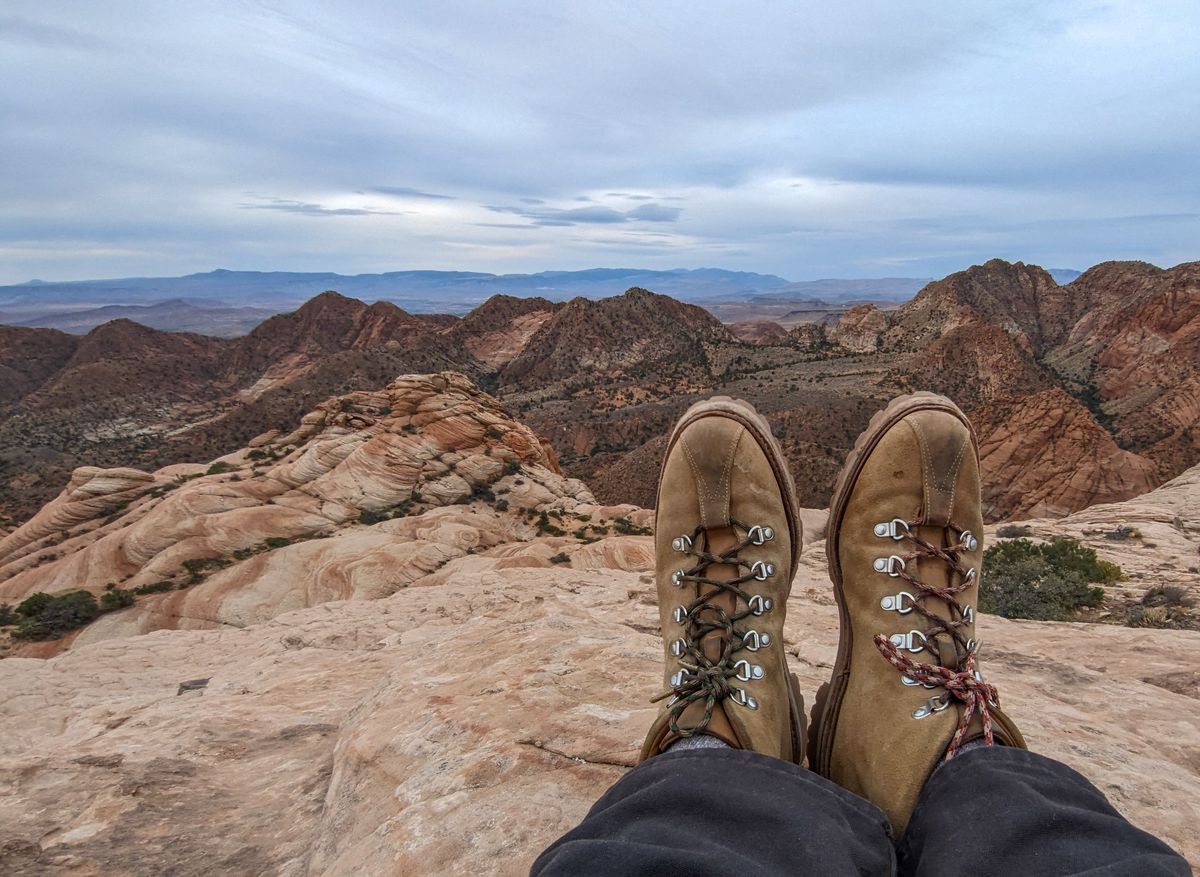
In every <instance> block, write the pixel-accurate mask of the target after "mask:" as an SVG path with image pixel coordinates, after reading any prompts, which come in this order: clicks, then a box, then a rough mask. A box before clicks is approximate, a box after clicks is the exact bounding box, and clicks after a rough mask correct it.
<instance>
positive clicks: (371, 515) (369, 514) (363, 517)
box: [358, 509, 388, 526]
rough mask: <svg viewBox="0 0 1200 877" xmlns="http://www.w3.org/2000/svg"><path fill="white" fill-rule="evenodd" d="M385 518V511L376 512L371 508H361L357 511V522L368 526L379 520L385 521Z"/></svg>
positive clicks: (386, 515)
mask: <svg viewBox="0 0 1200 877" xmlns="http://www.w3.org/2000/svg"><path fill="white" fill-rule="evenodd" d="M387 519H388V513H387V512H377V511H374V510H372V509H363V510H362V511H361V512H359V513H358V522H359V523H360V524H366V525H368V526H370V525H371V524H378V523H379V522H380V521H386V520H387Z"/></svg>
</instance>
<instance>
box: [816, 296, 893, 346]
mask: <svg viewBox="0 0 1200 877" xmlns="http://www.w3.org/2000/svg"><path fill="white" fill-rule="evenodd" d="M887 327H888V318H887V314H885V313H884V312H883V311H881V310H879V308H877V307H875V305H871V304H866V305H858V306H857V307H853V308H850V310H848V311H846V313H844V314H842V316H841V318H840V319H839V320H838V321H837V323H835V324H834V326H833V328H832V329H830V330H829V338H830V340H832V341H833V342H834V343H835V344H837V345H838V346H839V347H844V348H845V349H846V350H851V351H854V352H855V353H871V352H873V351H875V350H878V349H879V343H880V339H881V338H882V337H883V333H884V332H885V331H887Z"/></svg>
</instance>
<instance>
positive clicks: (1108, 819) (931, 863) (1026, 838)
mask: <svg viewBox="0 0 1200 877" xmlns="http://www.w3.org/2000/svg"><path fill="white" fill-rule="evenodd" d="M898 852H899V865H900V873H901V874H902V875H913V877H943V875H944V877H962V875H968V874H969V875H992V874H995V875H1018V874H1019V875H1025V874H1028V875H1051V874H1053V875H1082V874H1086V875H1088V877H1102V875H1103V877H1116V875H1127V874H1128V875H1138V877H1153V875H1159V874H1162V875H1182V877H1188V875H1190V874H1191V868H1190V867H1188V864H1187V862H1186V861H1185V860H1184V859H1183V858H1182V857H1181V856H1179V854H1178V853H1176V852H1175V851H1174V850H1172V849H1171V848H1170V847H1168V846H1167V845H1166V844H1165V843H1163V842H1162V841H1160V840H1158V839H1157V838H1155V837H1153V836H1151V835H1149V834H1147V833H1146V832H1144V831H1142V830H1141V829H1139V828H1135V827H1134V826H1133V825H1131V824H1130V823H1129V822H1128V821H1127V820H1126V819H1125V818H1124V817H1123V816H1121V814H1120V813H1118V812H1117V811H1116V810H1115V809H1113V806H1112V805H1111V804H1109V803H1108V799H1106V798H1105V797H1104V795H1103V793H1102V792H1101V791H1100V790H1099V789H1097V788H1096V787H1095V786H1093V785H1092V784H1091V783H1090V782H1088V781H1087V780H1086V779H1084V777H1083V776H1081V775H1080V774H1079V773H1077V772H1076V771H1074V770H1072V769H1071V768H1069V767H1067V766H1066V765H1065V764H1060V763H1059V762H1057V761H1054V760H1053V759H1050V758H1046V757H1045V756H1042V755H1037V754H1036V753H1033V752H1026V751H1025V750H1023V749H1012V748H1009V747H1004V746H996V747H981V748H978V749H971V750H968V751H967V752H964V753H963V754H962V755H959V756H957V757H956V758H953V759H951V760H950V761H949V762H948V763H946V764H944V765H942V766H941V767H939V768H938V769H937V770H936V771H934V774H933V776H932V777H930V779H929V782H928V784H926V786H925V789H924V791H923V792H922V793H921V798H920V800H919V801H918V802H917V808H916V810H914V811H913V816H912V820H911V821H910V822H909V824H908V831H907V833H906V834H905V836H904V840H903V842H902V843H901V844H900V848H899V851H898Z"/></svg>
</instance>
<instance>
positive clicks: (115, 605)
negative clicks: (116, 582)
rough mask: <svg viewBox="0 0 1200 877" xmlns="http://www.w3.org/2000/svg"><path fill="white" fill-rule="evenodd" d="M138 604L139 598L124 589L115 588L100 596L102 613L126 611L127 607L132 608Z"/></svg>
mask: <svg viewBox="0 0 1200 877" xmlns="http://www.w3.org/2000/svg"><path fill="white" fill-rule="evenodd" d="M136 602H137V597H135V596H134V594H133V591H128V590H125V589H123V588H113V589H112V590H110V591H105V592H104V593H103V594H101V595H100V611H101V612H115V611H117V610H118V609H124V608H125V607H126V606H132V605H133V604H134V603H136Z"/></svg>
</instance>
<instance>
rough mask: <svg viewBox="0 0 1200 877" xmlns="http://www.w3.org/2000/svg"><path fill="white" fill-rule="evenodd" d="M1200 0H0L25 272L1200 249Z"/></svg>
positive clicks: (870, 261)
mask: <svg viewBox="0 0 1200 877" xmlns="http://www.w3.org/2000/svg"><path fill="white" fill-rule="evenodd" d="M1198 44H1200V3H1197V2H1196V0H1154V2H1145V0H1115V2H1096V0H1036V2H1024V0H1005V2H1000V3H998V2H995V0H980V2H976V0H957V2H954V3H898V2H896V0H842V2H839V3H836V4H826V3H797V2H795V0H786V2H773V0H758V2H734V0H723V2H709V0H687V2H674V0H656V2H654V3H644V2H632V0H630V2H615V0H586V2H577V0H547V2H529V0H522V2H512V0H509V2H496V0H465V2H464V0H439V2H436V3H416V2H404V0H400V2H396V0H380V2H366V0H339V2H337V3H334V2H324V3H312V2H288V3H283V2H278V3H275V2H205V3H185V2H181V0H154V2H124V0H105V2H102V3H95V2H82V0H80V2H53V0H5V2H4V4H3V7H2V8H0V82H3V86H0V283H12V282H19V281H22V280H27V279H29V278H32V277H40V278H42V279H47V280H64V279H79V278H96V277H116V276H130V275H156V274H166V275H174V274H183V273H188V272H192V271H205V270H210V269H212V268H217V267H225V268H242V269H258V270H272V269H276V270H298V271H310V270H326V271H339V272H343V273H359V272H374V271H386V270H401V269H410V268H442V269H468V270H479V271H497V272H512V271H539V270H543V269H551V268H554V269H570V268H585V267H597V266H604V267H648V268H670V267H700V266H709V267H723V268H733V269H743V270H755V271H763V272H770V273H776V274H780V275H783V276H785V277H787V278H789V279H795V280H801V279H813V278H819V277H878V276H916V277H927V276H937V275H942V274H945V273H947V272H949V271H953V270H956V269H958V268H961V267H964V266H966V265H969V264H971V263H974V262H980V261H983V260H986V259H988V258H992V257H997V256H998V257H1001V258H1007V259H1013V260H1016V259H1021V260H1025V261H1032V262H1037V263H1039V264H1042V265H1045V266H1047V267H1073V268H1084V267H1087V266H1089V265H1091V264H1094V263H1096V262H1099V261H1103V260H1106V259H1145V260H1148V261H1151V262H1154V263H1156V264H1159V265H1163V266H1168V265H1173V264H1176V263H1178V262H1182V261H1189V260H1193V259H1197V258H1200V158H1198V154H1200V152H1198V148H1197V143H1198V142H1200V51H1197V48H1196V47H1197V45H1198Z"/></svg>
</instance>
